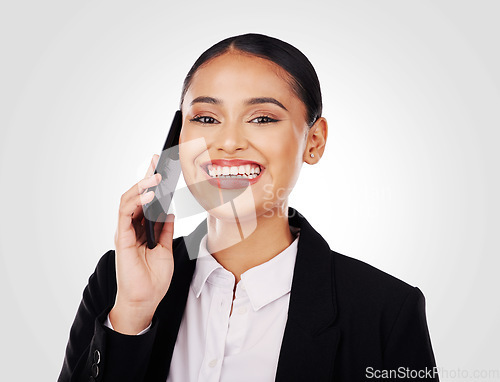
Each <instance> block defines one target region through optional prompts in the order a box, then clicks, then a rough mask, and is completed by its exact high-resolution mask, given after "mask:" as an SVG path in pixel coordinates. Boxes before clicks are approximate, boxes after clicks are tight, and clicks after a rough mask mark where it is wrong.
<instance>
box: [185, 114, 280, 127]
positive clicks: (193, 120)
mask: <svg viewBox="0 0 500 382" xmlns="http://www.w3.org/2000/svg"><path fill="white" fill-rule="evenodd" d="M202 118H205V119H211V120H214V121H215V118H213V117H208V116H205V115H201V116H198V117H194V118H192V119H190V120H189V121H190V122H198V123H201V124H203V125H214V124H215V123H213V122H202V121H201V120H202ZM259 118H266V119H267V121H266V122H260V123H257V124H258V125H265V124H268V123H274V122H279V120H278V119H274V118H271V117H269V116H267V115H261V116H259V117H255V118H254V119H259ZM254 119H252V121H253V120H254Z"/></svg>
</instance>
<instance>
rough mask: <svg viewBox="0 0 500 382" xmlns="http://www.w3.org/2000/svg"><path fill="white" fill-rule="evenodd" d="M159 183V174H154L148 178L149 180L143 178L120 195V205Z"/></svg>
mask: <svg viewBox="0 0 500 382" xmlns="http://www.w3.org/2000/svg"><path fill="white" fill-rule="evenodd" d="M160 181H161V174H155V175H152V176H150V177H149V178H144V179H142V180H140V181H139V182H137V183H136V184H134V185H133V186H132V187H130V188H129V190H128V191H127V192H125V193H124V194H123V195H122V201H121V203H124V202H125V203H126V202H128V201H129V200H132V199H134V198H135V197H136V196H137V195H138V194H143V193H144V191H145V190H146V189H148V188H150V187H153V186H156V185H158V183H160Z"/></svg>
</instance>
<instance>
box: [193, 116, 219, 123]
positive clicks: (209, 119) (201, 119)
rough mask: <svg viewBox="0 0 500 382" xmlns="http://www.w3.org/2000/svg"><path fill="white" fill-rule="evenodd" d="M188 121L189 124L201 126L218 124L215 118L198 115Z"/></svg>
mask: <svg viewBox="0 0 500 382" xmlns="http://www.w3.org/2000/svg"><path fill="white" fill-rule="evenodd" d="M189 121H190V122H199V123H201V124H203V125H213V124H216V123H219V122H218V121H217V120H216V119H215V118H213V117H207V116H205V115H200V116H197V117H194V118H192V119H190V120H189Z"/></svg>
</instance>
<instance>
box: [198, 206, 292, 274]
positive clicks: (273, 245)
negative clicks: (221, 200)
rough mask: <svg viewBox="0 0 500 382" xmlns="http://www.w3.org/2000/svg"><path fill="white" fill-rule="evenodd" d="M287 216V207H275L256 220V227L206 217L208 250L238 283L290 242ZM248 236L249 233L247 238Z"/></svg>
mask: <svg viewBox="0 0 500 382" xmlns="http://www.w3.org/2000/svg"><path fill="white" fill-rule="evenodd" d="M287 212H288V206H287V203H284V204H283V205H280V206H277V207H276V208H275V209H272V210H271V211H268V212H266V213H265V214H263V215H261V216H257V225H256V226H255V221H252V222H248V221H243V222H241V221H240V222H237V223H236V224H235V222H234V221H232V222H227V221H222V220H219V219H217V218H215V217H213V216H212V215H208V219H207V229H208V237H207V249H208V251H209V252H210V253H211V254H212V256H213V257H214V258H215V259H216V260H217V261H218V262H219V264H221V265H222V266H223V267H224V268H225V269H227V270H228V271H230V272H231V273H232V274H233V275H234V277H235V278H236V282H239V281H240V279H241V274H242V273H244V272H245V271H247V270H248V269H250V268H253V267H255V266H257V265H260V264H262V263H265V262H266V261H269V260H270V259H272V258H273V257H274V256H276V255H278V254H279V253H280V252H282V251H283V250H285V248H287V247H288V246H289V245H290V244H291V243H292V242H293V235H292V233H291V232H290V227H289V225H288V213H287ZM254 228H255V229H254ZM252 229H254V230H253V231H252ZM247 232H251V233H250V234H249V235H248V236H246V235H245V233H247Z"/></svg>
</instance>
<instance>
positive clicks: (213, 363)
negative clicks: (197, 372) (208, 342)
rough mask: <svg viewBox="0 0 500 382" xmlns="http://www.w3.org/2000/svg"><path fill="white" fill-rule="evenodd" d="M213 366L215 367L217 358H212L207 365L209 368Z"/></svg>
mask: <svg viewBox="0 0 500 382" xmlns="http://www.w3.org/2000/svg"><path fill="white" fill-rule="evenodd" d="M215 365H217V358H214V359H213V360H211V361H210V362H209V363H208V366H209V367H215Z"/></svg>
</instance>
